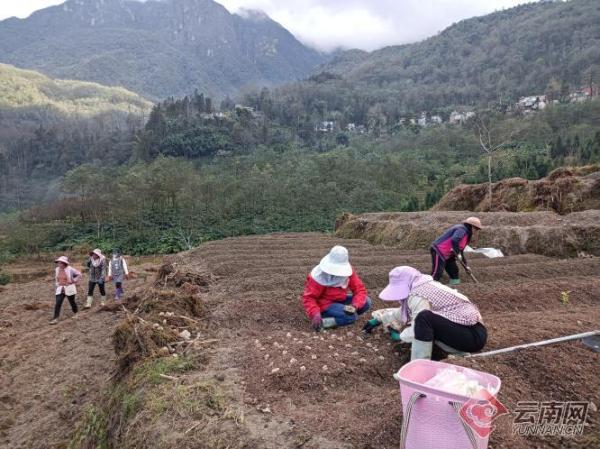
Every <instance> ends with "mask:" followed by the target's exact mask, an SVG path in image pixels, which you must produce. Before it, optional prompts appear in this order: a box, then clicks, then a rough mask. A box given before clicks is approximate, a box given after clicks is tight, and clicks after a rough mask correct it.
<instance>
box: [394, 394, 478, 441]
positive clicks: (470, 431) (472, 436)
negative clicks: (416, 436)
mask: <svg viewBox="0 0 600 449" xmlns="http://www.w3.org/2000/svg"><path fill="white" fill-rule="evenodd" d="M425 397H427V396H426V395H425V394H423V393H419V392H416V393H413V394H412V396H411V397H410V399H409V400H408V404H406V415H405V416H404V419H403V420H402V430H401V431H400V449H405V448H406V436H407V434H408V425H409V424H410V417H411V415H412V412H413V408H414V406H415V403H416V402H417V401H418V400H419V399H422V398H425ZM449 404H450V405H451V406H452V408H453V409H454V410H455V411H456V414H457V415H458V418H459V419H460V422H461V424H462V426H463V428H464V429H465V432H466V433H467V437H469V441H470V442H471V446H472V449H477V447H478V446H477V439H476V438H475V434H474V433H473V429H471V428H470V427H469V426H468V425H467V423H465V422H464V420H463V419H462V418H461V417H460V409H461V407H462V404H461V403H460V402H452V401H451V402H449Z"/></svg>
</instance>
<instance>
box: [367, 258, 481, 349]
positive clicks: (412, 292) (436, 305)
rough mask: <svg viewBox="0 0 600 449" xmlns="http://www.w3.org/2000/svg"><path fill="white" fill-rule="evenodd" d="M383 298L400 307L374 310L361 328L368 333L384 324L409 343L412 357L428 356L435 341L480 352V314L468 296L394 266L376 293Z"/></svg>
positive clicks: (428, 278) (404, 268) (413, 271)
mask: <svg viewBox="0 0 600 449" xmlns="http://www.w3.org/2000/svg"><path fill="white" fill-rule="evenodd" d="M379 297H380V298H381V299H382V300H384V301H397V302H400V307H398V308H393V309H383V310H377V311H375V312H373V314H372V316H373V319H371V320H369V321H368V322H367V323H366V324H365V326H364V328H363V330H364V331H365V332H367V333H370V332H372V331H373V329H374V328H375V327H377V326H378V325H380V324H383V326H384V327H385V328H387V329H388V330H390V331H391V333H392V337H393V336H394V334H393V332H396V333H398V332H399V331H400V330H402V329H403V328H404V330H402V332H401V333H400V334H399V340H401V341H403V342H406V343H411V360H415V359H430V358H431V353H432V350H433V343H434V341H437V342H441V343H442V344H443V345H444V346H446V347H447V348H450V349H452V350H454V351H456V352H458V351H462V352H476V351H480V350H481V349H482V348H483V347H484V345H485V343H486V340H487V330H486V328H485V326H484V325H483V320H482V318H481V314H480V313H479V310H478V309H477V307H476V306H475V305H474V304H473V303H471V301H470V300H469V298H467V297H466V296H465V295H463V294H461V293H459V292H458V291H456V290H454V289H452V288H450V287H448V286H446V285H443V284H441V283H439V282H437V281H434V280H433V278H432V277H431V276H428V275H424V274H422V273H421V272H420V271H418V270H416V269H415V268H412V267H407V266H401V267H396V268H394V269H393V270H392V271H390V274H389V283H388V285H387V287H386V288H385V289H383V291H382V292H381V293H380V294H379Z"/></svg>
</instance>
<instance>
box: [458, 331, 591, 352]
mask: <svg viewBox="0 0 600 449" xmlns="http://www.w3.org/2000/svg"><path fill="white" fill-rule="evenodd" d="M599 334H600V330H595V331H591V332H584V333H583V334H575V335H567V336H566V337H559V338H553V339H551V340H542V341H536V342H535V343H527V344H524V345H518V346H511V347H510V348H504V349H496V350H495V351H488V352H480V353H478V354H469V355H466V356H465V357H466V358H470V357H486V356H488V355H496V354H504V353H507V352H513V351H516V350H517V349H525V348H533V347H537V346H546V345H551V344H554V343H561V342H563V341H570V340H578V339H580V338H585V337H592V336H594V335H599Z"/></svg>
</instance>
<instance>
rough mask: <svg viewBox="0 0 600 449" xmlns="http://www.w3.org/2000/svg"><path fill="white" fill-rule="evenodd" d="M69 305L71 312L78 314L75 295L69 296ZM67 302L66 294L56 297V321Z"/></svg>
mask: <svg viewBox="0 0 600 449" xmlns="http://www.w3.org/2000/svg"><path fill="white" fill-rule="evenodd" d="M67 299H68V300H69V304H71V310H72V311H73V313H77V303H76V302H75V295H72V296H67ZM64 300H65V294H64V292H63V293H61V294H60V295H56V304H54V319H55V320H56V319H58V317H59V316H60V309H61V308H62V305H63V301H64Z"/></svg>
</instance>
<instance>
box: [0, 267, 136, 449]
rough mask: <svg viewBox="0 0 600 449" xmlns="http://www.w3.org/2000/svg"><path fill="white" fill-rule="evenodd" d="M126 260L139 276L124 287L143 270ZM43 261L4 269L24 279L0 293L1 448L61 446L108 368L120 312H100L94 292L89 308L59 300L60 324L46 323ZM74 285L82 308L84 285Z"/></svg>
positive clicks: (49, 291)
mask: <svg viewBox="0 0 600 449" xmlns="http://www.w3.org/2000/svg"><path fill="white" fill-rule="evenodd" d="M132 265H133V269H134V270H138V271H139V272H140V274H141V275H142V277H140V278H138V279H136V280H132V281H131V282H129V283H128V285H127V289H128V291H131V290H133V289H134V288H135V287H136V286H140V285H142V284H143V283H144V277H145V276H147V274H144V272H143V270H142V269H141V267H139V266H137V267H136V266H135V264H132ZM45 266H47V265H41V264H39V263H38V264H31V265H29V267H28V268H27V269H24V268H23V267H20V266H16V267H8V271H9V272H11V271H12V270H11V269H14V271H15V273H17V274H18V276H16V280H17V282H18V281H25V282H20V283H11V284H9V285H7V286H5V287H3V288H2V291H1V292H0V339H1V341H2V344H1V345H0V447H2V448H6V449H17V448H22V449H25V448H27V449H38V448H39V449H51V448H52V449H53V448H66V447H67V445H68V443H69V440H70V438H71V437H72V433H73V430H74V428H75V426H76V425H77V423H78V422H79V421H80V419H81V417H82V415H83V413H85V411H86V407H87V406H88V405H90V404H93V403H95V401H96V399H97V398H98V397H99V393H100V392H101V391H102V389H103V388H105V387H106V385H107V382H108V380H109V377H110V376H111V374H112V373H113V371H114V352H113V349H112V345H111V342H110V336H111V334H112V331H113V328H114V327H115V326H116V324H117V323H118V322H119V321H120V319H121V316H120V313H112V312H102V311H99V308H98V299H99V297H96V298H97V299H96V304H95V305H94V308H92V310H90V311H87V310H81V311H80V313H78V314H77V315H76V316H73V314H72V312H71V309H70V306H69V305H68V302H67V301H65V303H64V304H63V308H62V313H61V320H60V322H59V324H58V325H56V326H50V325H49V324H48V321H49V320H50V319H51V317H52V312H53V307H54V298H53V287H52V285H53V283H52V280H51V278H49V277H47V271H46V272H44V267H45ZM49 266H50V267H52V265H51V264H50V265H49ZM78 290H79V292H78V298H77V302H78V304H79V306H80V308H81V306H82V304H83V301H84V300H85V291H84V287H79V289H78ZM111 292H112V287H109V292H108V293H109V295H110V293H111ZM96 295H98V293H97V292H96Z"/></svg>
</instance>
